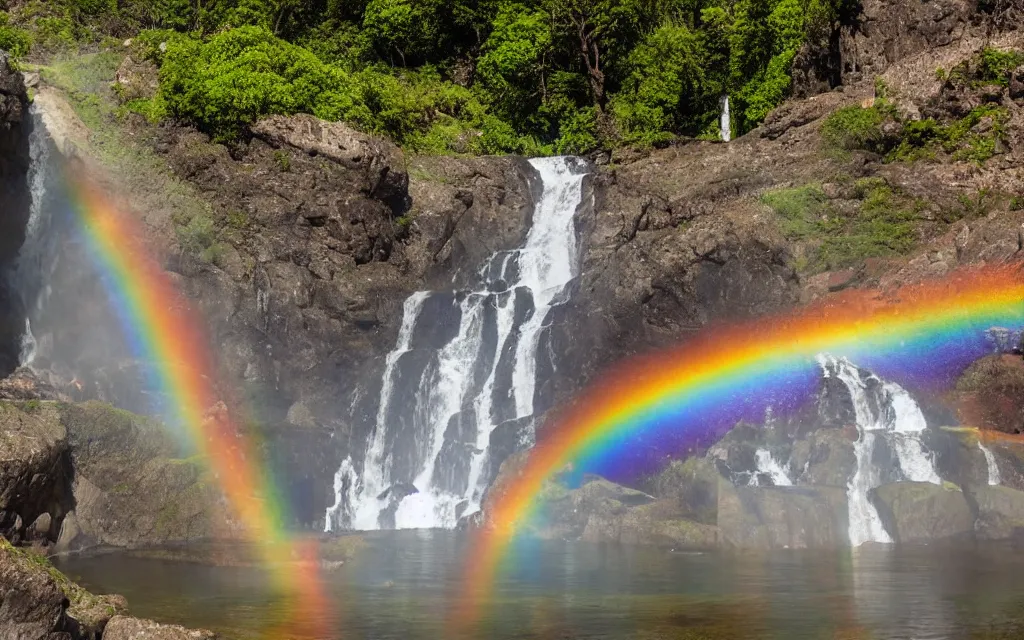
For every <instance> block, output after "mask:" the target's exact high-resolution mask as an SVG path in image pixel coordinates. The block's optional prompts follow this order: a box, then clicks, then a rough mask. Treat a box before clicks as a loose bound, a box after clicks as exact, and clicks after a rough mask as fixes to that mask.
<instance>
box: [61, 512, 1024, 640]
mask: <svg viewBox="0 0 1024 640" xmlns="http://www.w3.org/2000/svg"><path fill="white" fill-rule="evenodd" d="M465 543H466V539H465V538H464V536H463V535H462V534H459V533H454V532H447V531H404V532H381V533H379V534H373V535H370V536H368V545H367V547H366V548H364V549H362V550H361V551H360V552H359V555H358V556H357V557H356V558H355V559H354V560H352V561H350V562H349V563H348V564H346V565H345V566H344V567H343V568H341V569H340V570H337V571H334V572H331V573H328V574H326V580H327V582H328V587H327V588H328V590H329V592H330V600H331V602H332V605H333V609H332V610H331V611H328V612H324V615H325V616H329V617H330V619H331V620H332V621H335V622H334V625H335V626H336V627H337V628H338V629H339V633H338V637H339V638H342V637H343V638H366V639H380V640H389V639H401V640H419V639H428V638H429V639H434V638H445V639H448V638H452V639H454V638H463V637H464V638H495V639H499V640H504V639H509V640H511V639H513V638H514V639H525V638H537V639H541V638H543V639H565V640H569V639H584V638H586V639H611V638H637V639H640V640H655V639H680V640H720V639H724V638H772V639H775V638H778V639H780V640H781V639H792V638H836V639H838V638H844V639H845V638H850V639H853V638H871V639H881V638H916V639H922V640H923V639H929V638H986V639H992V638H1024V550H1022V549H1019V548H1016V549H1015V548H1012V547H1006V546H984V547H980V546H979V547H976V546H974V545H971V546H964V547H952V548H951V547H916V548H908V547H904V548H899V549H896V548H887V547H874V548H861V549H858V550H856V551H854V552H852V553H851V552H849V551H846V552H827V553H821V552H807V551H774V552H769V553H725V552H722V553H720V552H714V553H672V552H669V551H664V550H655V549H646V548H630V547H622V546H613V545H593V544H586V543H579V542H575V543H567V542H543V543H541V542H536V543H530V544H528V545H523V546H521V547H520V548H519V549H517V550H516V552H515V553H514V556H513V557H512V559H511V565H512V566H511V567H510V568H509V570H508V571H506V572H505V573H504V574H503V575H502V576H501V578H500V581H499V583H498V584H497V585H496V586H495V589H494V591H493V593H492V594H491V595H490V596H489V597H488V601H489V605H488V606H486V607H485V608H484V610H483V611H482V612H481V622H480V626H479V627H478V628H477V629H475V630H474V631H472V632H469V633H462V634H458V633H456V632H454V631H453V630H452V627H451V626H450V625H449V624H447V622H448V619H449V617H450V614H451V613H452V612H453V611H458V608H459V604H460V591H459V589H460V584H459V578H460V573H461V571H462V569H463V561H464V560H463V557H464V550H465V546H466V544H465ZM58 566H59V567H60V568H61V569H62V570H63V571H65V572H66V573H68V574H69V575H71V576H72V577H74V578H76V579H79V580H80V581H81V582H82V583H83V584H84V585H85V586H86V587H88V588H90V589H92V590H94V591H97V592H103V593H120V594H123V595H125V596H127V598H128V602H129V605H130V608H131V611H132V613H133V615H137V616H141V617H147V618H153V619H156V620H160V621H163V622H174V623H179V624H184V625H188V626H197V627H206V628H209V629H214V630H216V631H219V632H221V633H222V634H224V635H225V637H227V638H236V639H242V638H250V637H255V636H257V635H258V634H259V631H260V630H261V629H262V628H264V627H265V626H266V625H267V623H268V620H267V618H268V616H273V613H272V611H273V609H274V607H273V604H274V602H273V596H272V592H271V591H270V590H269V589H268V588H267V586H266V583H265V579H264V575H263V573H262V572H261V571H259V570H257V569H253V568H239V567H212V566H207V565H203V564H195V563H186V562H174V561H167V560H156V559H149V558H137V557H129V556H125V555H117V554H108V555H102V556H94V557H77V558H69V559H64V560H62V561H59V562H58Z"/></svg>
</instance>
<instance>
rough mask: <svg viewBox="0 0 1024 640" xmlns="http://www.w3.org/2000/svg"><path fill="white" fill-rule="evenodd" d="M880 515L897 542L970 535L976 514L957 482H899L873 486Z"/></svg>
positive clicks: (924, 540)
mask: <svg viewBox="0 0 1024 640" xmlns="http://www.w3.org/2000/svg"><path fill="white" fill-rule="evenodd" d="M873 494H874V499H873V501H874V503H875V506H876V507H877V509H878V515H879V517H881V519H882V522H883V523H884V524H885V528H886V531H888V532H889V533H890V534H891V535H892V537H893V541H894V542H926V541H930V540H941V539H945V538H967V537H969V536H970V535H971V534H972V532H973V531H974V515H973V514H972V513H971V508H970V505H969V504H968V502H967V498H966V497H965V495H964V493H963V492H962V491H960V490H959V489H958V488H956V487H954V486H940V485H937V484H931V483H929V482H896V483H892V484H884V485H882V486H880V487H878V488H877V489H875V490H874V492H873Z"/></svg>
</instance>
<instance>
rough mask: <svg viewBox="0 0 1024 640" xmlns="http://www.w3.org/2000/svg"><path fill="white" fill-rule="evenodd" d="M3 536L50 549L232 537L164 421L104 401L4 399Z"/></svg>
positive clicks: (0, 428)
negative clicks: (163, 423) (132, 412)
mask: <svg viewBox="0 0 1024 640" xmlns="http://www.w3.org/2000/svg"><path fill="white" fill-rule="evenodd" d="M0 443H2V444H3V449H2V450H3V452H4V455H3V456H2V458H3V459H2V460H0V535H3V537H5V538H7V539H8V540H10V541H12V542H14V543H16V544H17V543H25V544H32V545H35V546H37V547H40V548H43V549H48V550H51V551H56V552H66V551H75V550H80V549H83V548H87V547H91V546H96V545H107V546H115V547H138V546H144V545H155V544H164V543H173V542H188V541H194V540H198V539H202V538H210V537H221V538H231V537H236V536H237V535H239V534H238V532H237V531H236V529H235V527H234V525H233V524H232V523H231V520H230V514H229V513H228V512H227V510H226V507H224V506H223V504H222V502H223V501H222V499H221V497H220V493H219V491H218V489H217V488H216V483H215V482H214V481H213V479H212V478H210V477H208V474H207V472H206V471H205V469H204V467H203V463H202V461H201V460H199V459H188V458H181V457H180V455H179V450H178V447H177V445H176V444H175V443H174V442H173V441H172V440H171V439H170V437H169V436H168V435H167V433H166V432H164V431H163V427H161V426H159V425H157V424H156V423H154V422H152V421H150V420H148V419H146V418H142V417H139V416H134V415H132V414H129V413H127V412H125V411H121V410H118V409H114V408H113V407H110V406H108V405H102V404H100V403H95V402H91V403H86V404H83V405H72V404H63V403H54V402H40V401H37V400H30V401H26V402H23V403H11V402H5V403H2V404H0Z"/></svg>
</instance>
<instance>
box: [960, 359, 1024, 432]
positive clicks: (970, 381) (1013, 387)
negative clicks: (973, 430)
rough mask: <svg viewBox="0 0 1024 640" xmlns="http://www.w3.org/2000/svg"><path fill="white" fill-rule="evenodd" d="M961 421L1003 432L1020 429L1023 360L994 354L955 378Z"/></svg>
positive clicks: (1023, 415) (1022, 429)
mask: <svg viewBox="0 0 1024 640" xmlns="http://www.w3.org/2000/svg"><path fill="white" fill-rule="evenodd" d="M956 391H957V398H956V400H957V408H958V410H959V413H960V418H961V421H962V422H963V423H964V424H967V425H970V426H972V427H978V428H981V429H991V430H995V431H1002V432H1005V433H1013V434H1019V433H1022V432H1024V359H1021V357H1020V356H1019V355H1011V354H1004V355H994V356H989V357H987V358H982V359H981V360H978V361H977V362H975V363H974V364H972V365H971V366H970V367H969V368H968V369H967V370H966V371H965V372H964V373H963V375H962V376H960V379H959V380H958V381H957V385H956Z"/></svg>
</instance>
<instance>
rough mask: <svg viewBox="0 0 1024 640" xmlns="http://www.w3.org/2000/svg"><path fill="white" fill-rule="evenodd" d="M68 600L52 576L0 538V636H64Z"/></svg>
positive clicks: (51, 639)
mask: <svg viewBox="0 0 1024 640" xmlns="http://www.w3.org/2000/svg"><path fill="white" fill-rule="evenodd" d="M67 606H68V601H67V598H66V597H65V595H64V592H63V591H62V590H61V589H60V586H59V585H58V584H57V583H56V581H54V580H53V579H52V577H51V576H50V575H49V574H48V573H46V572H45V571H43V570H41V569H40V568H39V567H37V566H34V565H33V564H32V562H31V560H29V559H28V558H27V557H26V556H24V555H23V554H21V553H19V552H17V551H15V550H14V549H13V548H12V547H11V546H10V545H9V544H8V543H7V541H6V540H3V539H0V637H4V638H12V639H17V640H37V639H45V640H57V639H58V638H64V637H67V636H64V635H63V634H62V633H61V632H62V631H63V630H64V612H65V610H66V609H67Z"/></svg>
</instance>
